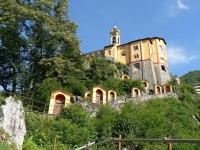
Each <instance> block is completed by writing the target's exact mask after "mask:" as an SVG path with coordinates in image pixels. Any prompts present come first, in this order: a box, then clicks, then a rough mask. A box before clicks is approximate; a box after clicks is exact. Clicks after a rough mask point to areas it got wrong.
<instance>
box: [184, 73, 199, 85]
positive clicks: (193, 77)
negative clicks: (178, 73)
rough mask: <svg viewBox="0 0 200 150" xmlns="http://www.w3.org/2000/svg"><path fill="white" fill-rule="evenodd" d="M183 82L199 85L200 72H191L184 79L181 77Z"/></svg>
mask: <svg viewBox="0 0 200 150" xmlns="http://www.w3.org/2000/svg"><path fill="white" fill-rule="evenodd" d="M180 79H181V81H182V82H184V83H187V84H192V85H194V84H197V83H199V82H200V70H195V71H191V72H189V73H187V74H185V75H183V76H182V77H180Z"/></svg>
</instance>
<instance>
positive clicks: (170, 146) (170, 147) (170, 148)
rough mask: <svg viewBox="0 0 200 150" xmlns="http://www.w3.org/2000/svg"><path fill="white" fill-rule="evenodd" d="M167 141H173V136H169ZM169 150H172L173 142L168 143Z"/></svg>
mask: <svg viewBox="0 0 200 150" xmlns="http://www.w3.org/2000/svg"><path fill="white" fill-rule="evenodd" d="M167 139H168V140H170V139H171V135H170V134H167ZM168 150H172V143H171V142H169V143H168Z"/></svg>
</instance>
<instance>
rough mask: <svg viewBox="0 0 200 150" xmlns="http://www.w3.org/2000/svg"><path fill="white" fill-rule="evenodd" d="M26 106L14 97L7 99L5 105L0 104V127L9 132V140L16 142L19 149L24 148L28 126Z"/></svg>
mask: <svg viewBox="0 0 200 150" xmlns="http://www.w3.org/2000/svg"><path fill="white" fill-rule="evenodd" d="M24 117H25V116H24V108H23V106H22V103H21V101H18V102H17V101H15V100H14V98H13V97H8V98H6V99H5V105H1V106H0V128H3V129H4V130H5V132H7V133H8V134H9V140H10V141H12V142H15V143H16V145H17V147H18V149H19V150H21V149H22V145H23V141H24V135H25V133H26V126H25V120H24Z"/></svg>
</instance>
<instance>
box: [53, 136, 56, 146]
mask: <svg viewBox="0 0 200 150" xmlns="http://www.w3.org/2000/svg"><path fill="white" fill-rule="evenodd" d="M53 150H56V134H55V135H54V142H53Z"/></svg>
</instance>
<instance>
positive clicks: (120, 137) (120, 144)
mask: <svg viewBox="0 0 200 150" xmlns="http://www.w3.org/2000/svg"><path fill="white" fill-rule="evenodd" d="M119 139H122V136H121V134H119ZM121 149H122V143H121V141H119V144H118V150H121Z"/></svg>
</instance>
